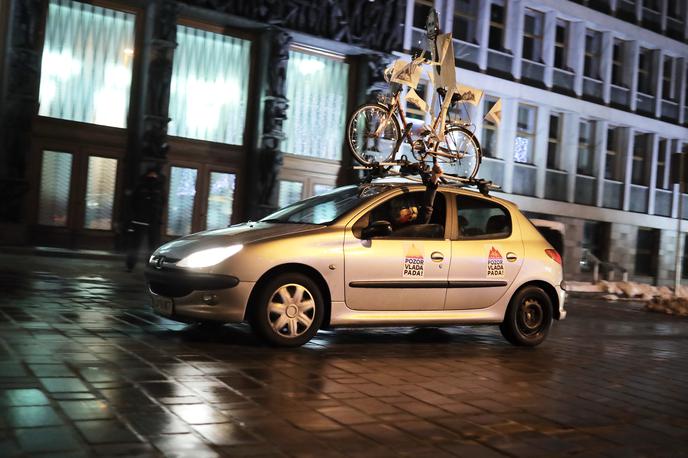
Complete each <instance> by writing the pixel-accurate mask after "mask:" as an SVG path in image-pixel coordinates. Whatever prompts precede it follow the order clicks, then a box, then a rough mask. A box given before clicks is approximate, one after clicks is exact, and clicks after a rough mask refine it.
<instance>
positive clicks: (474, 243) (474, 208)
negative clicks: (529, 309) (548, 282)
mask: <svg viewBox="0 0 688 458" xmlns="http://www.w3.org/2000/svg"><path fill="white" fill-rule="evenodd" d="M452 200H453V201H454V202H453V203H454V205H455V206H456V212H454V213H453V214H454V215H457V216H456V217H457V223H458V234H456V235H457V237H455V239H453V240H452V241H451V245H452V248H451V250H452V261H451V265H450V268H449V278H448V280H449V282H448V288H447V300H446V304H445V309H447V310H461V309H481V308H486V307H489V306H491V305H492V304H494V303H495V302H497V301H498V300H499V299H500V298H501V297H502V296H503V295H504V294H505V293H506V291H507V289H508V288H509V286H511V284H512V283H513V281H514V280H515V279H516V277H517V275H518V272H519V271H520V269H521V266H522V265H523V255H524V247H523V241H522V239H521V232H520V229H519V227H518V223H517V221H515V218H512V217H511V214H510V213H509V210H508V209H507V208H506V207H504V206H502V205H500V204H498V203H497V202H495V201H494V199H491V198H489V197H483V196H478V195H475V196H472V195H466V194H454V196H453V197H452Z"/></svg>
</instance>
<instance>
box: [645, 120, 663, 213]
mask: <svg viewBox="0 0 688 458" xmlns="http://www.w3.org/2000/svg"><path fill="white" fill-rule="evenodd" d="M649 144H650V145H649V146H650V148H651V150H650V154H651V156H650V182H649V186H648V187H647V195H648V201H647V213H648V214H649V215H654V214H655V194H656V192H655V191H656V189H657V187H661V186H662V183H661V182H660V183H657V163H658V162H659V135H657V134H656V133H651V134H650V141H649Z"/></svg>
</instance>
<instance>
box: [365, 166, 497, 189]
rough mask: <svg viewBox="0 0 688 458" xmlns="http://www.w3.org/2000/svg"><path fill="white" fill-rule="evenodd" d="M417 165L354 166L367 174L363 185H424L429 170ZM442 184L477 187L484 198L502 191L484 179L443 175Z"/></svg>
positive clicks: (457, 186)
mask: <svg viewBox="0 0 688 458" xmlns="http://www.w3.org/2000/svg"><path fill="white" fill-rule="evenodd" d="M392 167H399V170H392ZM421 167H422V166H419V165H417V164H415V163H414V164H411V163H408V162H406V161H404V162H402V161H397V162H389V163H387V162H383V163H377V162H375V163H373V164H372V165H370V166H354V169H356V170H364V171H366V172H367V173H365V174H364V176H363V177H362V178H361V184H366V183H371V184H372V183H373V180H383V179H388V178H392V177H397V178H403V179H407V180H410V181H414V182H418V183H423V179H422V176H423V174H428V173H430V172H429V168H424V169H422V168H421ZM440 183H441V184H442V185H444V186H453V187H456V188H468V187H475V188H477V190H478V191H479V192H480V193H481V194H482V195H484V196H489V195H490V191H501V189H502V188H501V186H499V185H496V184H494V183H493V182H492V181H490V180H486V179H484V178H475V177H473V178H462V177H456V176H453V175H444V174H443V175H442V176H441V177H440Z"/></svg>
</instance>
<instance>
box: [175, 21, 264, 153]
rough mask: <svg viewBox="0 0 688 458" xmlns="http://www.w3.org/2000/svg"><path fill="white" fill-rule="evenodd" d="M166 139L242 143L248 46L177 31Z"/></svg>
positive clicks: (201, 33)
mask: <svg viewBox="0 0 688 458" xmlns="http://www.w3.org/2000/svg"><path fill="white" fill-rule="evenodd" d="M177 42H178V46H177V49H176V51H175V55H174V65H173V69H172V87H171V93H170V111H169V112H170V118H172V120H171V121H170V124H169V129H168V131H169V133H170V135H177V136H180V137H186V138H195V139H198V140H208V141H213V142H220V143H229V144H232V145H241V144H243V136H244V124H245V121H246V106H247V97H248V78H249V69H250V54H251V42H250V41H247V40H242V39H239V38H234V37H229V36H226V35H221V34H219V33H212V32H207V31H205V30H200V29H195V28H191V27H184V26H177Z"/></svg>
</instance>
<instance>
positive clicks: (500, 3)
mask: <svg viewBox="0 0 688 458" xmlns="http://www.w3.org/2000/svg"><path fill="white" fill-rule="evenodd" d="M494 7H500V8H502V11H503V18H502V22H501V23H500V22H496V21H493V20H492V8H494ZM507 15H508V11H507V6H506V2H505V1H504V0H493V1H492V2H491V3H490V11H489V17H488V19H489V21H488V31H487V49H491V50H493V51H499V52H505V49H504V40H505V36H504V33H505V32H506V18H507ZM493 30H499V31H500V37H501V39H500V42H499V44H498V47H497V48H493V47H491V46H490V42H491V41H492V31H493Z"/></svg>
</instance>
